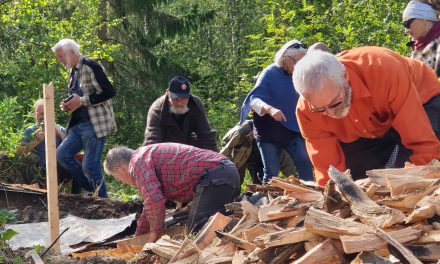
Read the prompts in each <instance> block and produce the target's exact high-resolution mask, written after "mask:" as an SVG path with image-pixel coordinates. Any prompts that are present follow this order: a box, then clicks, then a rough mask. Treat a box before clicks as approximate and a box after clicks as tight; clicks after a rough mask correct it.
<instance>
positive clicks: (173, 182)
mask: <svg viewBox="0 0 440 264" xmlns="http://www.w3.org/2000/svg"><path fill="white" fill-rule="evenodd" d="M224 159H226V157H225V156H223V155H221V154H219V153H217V152H214V151H211V150H205V149H199V148H196V147H192V146H188V145H183V144H176V143H160V144H153V145H148V146H145V147H141V148H139V149H137V150H136V151H134V153H133V156H132V158H131V160H130V165H129V173H130V176H131V178H132V179H133V181H134V182H135V183H136V186H137V188H138V190H139V192H140V193H141V195H142V196H143V198H144V209H143V212H142V215H141V217H140V219H139V220H138V224H137V228H136V235H142V234H145V233H148V232H160V231H161V230H162V229H163V226H164V220H165V201H166V200H167V199H169V200H173V201H177V202H190V201H192V199H193V196H194V195H193V188H194V186H195V185H197V184H198V182H199V179H200V176H201V175H202V174H203V172H205V171H206V170H208V169H210V168H214V167H217V166H218V164H219V162H220V161H221V160H224Z"/></svg>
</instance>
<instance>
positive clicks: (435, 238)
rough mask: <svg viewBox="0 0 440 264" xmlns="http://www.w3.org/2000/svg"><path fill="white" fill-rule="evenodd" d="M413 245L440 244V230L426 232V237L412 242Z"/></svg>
mask: <svg viewBox="0 0 440 264" xmlns="http://www.w3.org/2000/svg"><path fill="white" fill-rule="evenodd" d="M412 243H413V244H422V245H426V244H432V243H440V230H430V231H428V232H426V234H425V235H423V236H421V237H420V238H419V239H417V240H415V241H413V242H412Z"/></svg>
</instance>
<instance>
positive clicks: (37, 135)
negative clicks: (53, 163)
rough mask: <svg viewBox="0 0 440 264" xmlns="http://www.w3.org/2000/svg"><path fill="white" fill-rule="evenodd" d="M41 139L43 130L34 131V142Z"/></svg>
mask: <svg viewBox="0 0 440 264" xmlns="http://www.w3.org/2000/svg"><path fill="white" fill-rule="evenodd" d="M43 139H44V130H43V129H41V128H40V129H38V130H37V131H35V140H37V141H38V142H41V141H42V140H43Z"/></svg>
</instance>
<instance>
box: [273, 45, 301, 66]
mask: <svg viewBox="0 0 440 264" xmlns="http://www.w3.org/2000/svg"><path fill="white" fill-rule="evenodd" d="M298 43H300V42H299V41H298ZM298 54H301V55H305V54H306V49H304V48H303V47H299V48H297V49H295V48H293V47H291V48H287V49H285V48H281V49H279V50H278V51H277V53H276V54H275V58H274V64H275V66H277V67H280V68H282V67H283V62H284V60H285V59H286V58H287V57H294V56H296V55H298Z"/></svg>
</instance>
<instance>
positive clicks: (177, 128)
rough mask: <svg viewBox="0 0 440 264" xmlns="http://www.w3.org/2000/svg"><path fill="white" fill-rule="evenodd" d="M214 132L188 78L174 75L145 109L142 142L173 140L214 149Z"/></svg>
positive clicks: (145, 144)
mask: <svg viewBox="0 0 440 264" xmlns="http://www.w3.org/2000/svg"><path fill="white" fill-rule="evenodd" d="M216 136H217V133H216V131H215V130H214V129H212V128H211V126H210V125H209V123H208V118H207V117H206V111H205V106H204V105H203V103H202V101H201V100H200V99H199V98H198V97H197V96H194V95H192V94H191V89H190V85H189V82H188V80H187V79H185V78H184V77H181V76H176V77H174V78H173V79H171V81H170V84H169V87H168V89H167V91H166V93H165V95H163V96H161V97H159V98H158V99H157V100H156V101H155V102H154V103H153V104H152V105H151V107H150V109H149V110H148V117H147V127H146V129H145V139H144V144H143V145H144V146H147V145H150V144H155V143H164V142H175V143H182V144H187V145H191V146H195V147H198V148H203V149H210V150H214V151H217V146H216V144H215V139H216Z"/></svg>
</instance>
